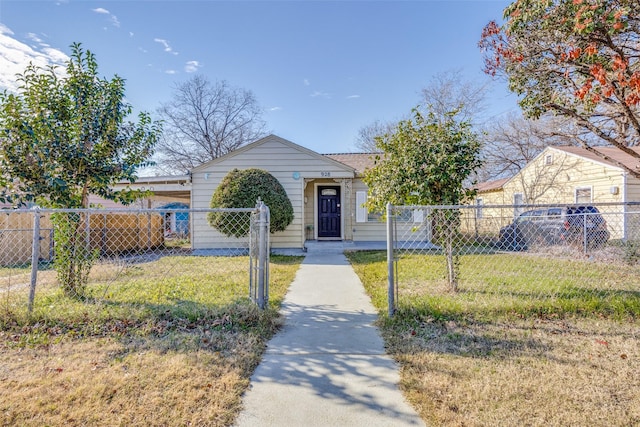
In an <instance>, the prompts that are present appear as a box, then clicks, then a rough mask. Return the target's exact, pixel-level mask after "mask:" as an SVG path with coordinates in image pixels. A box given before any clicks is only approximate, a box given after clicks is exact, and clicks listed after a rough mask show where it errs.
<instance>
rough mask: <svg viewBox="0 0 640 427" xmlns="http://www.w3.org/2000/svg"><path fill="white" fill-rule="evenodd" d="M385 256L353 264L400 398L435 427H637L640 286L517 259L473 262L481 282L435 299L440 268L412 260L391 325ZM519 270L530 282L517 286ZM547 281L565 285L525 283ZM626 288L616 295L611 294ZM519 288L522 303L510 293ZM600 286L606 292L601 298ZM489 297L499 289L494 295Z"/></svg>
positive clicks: (627, 273) (621, 274)
mask: <svg viewBox="0 0 640 427" xmlns="http://www.w3.org/2000/svg"><path fill="white" fill-rule="evenodd" d="M384 256H385V255H384V254H373V253H369V254H364V253H363V254H351V255H349V257H350V259H351V262H352V264H353V265H354V268H355V269H356V271H357V272H358V274H359V275H360V277H361V279H362V280H363V283H364V284H365V287H366V288H367V290H368V292H369V293H370V295H372V300H373V301H374V304H376V305H377V306H378V309H379V310H380V313H381V320H380V322H379V325H380V327H381V331H382V334H383V336H384V339H385V342H386V344H387V348H388V351H389V352H390V353H391V354H392V355H393V356H394V357H395V358H396V359H397V360H398V361H399V362H400V365H401V387H402V389H403V391H404V392H405V394H406V396H407V398H408V399H409V400H410V402H411V403H412V404H413V405H414V407H415V408H416V409H417V410H418V412H419V413H420V415H421V416H422V418H423V419H424V420H425V422H426V423H427V425H438V426H514V425H526V426H568V425H571V426H574V425H575V426H632V425H640V405H639V404H638V402H640V370H638V366H639V365H640V310H638V307H639V305H638V300H639V299H640V294H639V293H638V292H637V291H636V293H635V294H634V293H633V292H632V291H629V289H630V288H632V285H633V284H635V286H637V275H633V274H632V273H633V271H631V270H624V269H622V268H621V267H620V266H614V267H610V268H609V270H607V269H606V268H605V267H604V266H602V265H599V264H591V266H590V265H587V264H582V265H581V266H582V268H592V269H593V270H589V271H586V270H583V271H581V272H580V274H576V272H573V273H572V272H571V271H569V267H568V266H567V265H566V264H563V263H557V262H556V261H553V262H546V261H545V263H542V264H541V265H537V266H536V265H532V263H535V260H532V259H531V257H527V258H523V261H521V260H519V259H518V257H517V256H513V255H510V256H509V259H508V260H507V261H505V262H502V263H500V262H495V261H497V260H494V262H493V264H491V265H489V264H486V265H482V264H481V263H479V261H478V260H477V259H473V258H470V259H469V260H462V261H461V262H463V263H464V262H468V261H473V262H474V263H475V264H476V265H479V266H480V267H479V270H478V272H477V274H476V275H475V276H474V280H468V281H467V282H466V283H465V287H464V288H463V291H462V292H460V293H459V294H452V293H450V292H445V291H443V290H442V289H439V282H438V281H440V280H441V277H442V276H440V274H439V273H437V272H436V273H434V272H433V268H434V267H433V266H435V265H437V266H439V265H440V264H439V263H434V260H433V259H429V258H428V257H426V256H423V257H420V256H416V257H415V258H414V259H413V260H409V259H405V260H403V262H405V263H407V264H405V266H404V273H403V274H404V275H405V276H404V281H402V282H401V286H404V287H401V294H400V295H401V299H400V307H399V311H398V313H397V314H396V315H395V316H394V317H393V318H388V317H386V315H385V313H386V310H387V307H386V275H385V271H386V263H385V262H384ZM519 262H524V263H526V265H519V264H518V263H519ZM554 263H556V264H557V265H555V264H554ZM554 265H555V266H554ZM463 267H464V265H463ZM554 268H557V270H556V271H555V272H554V271H553V269H554ZM519 269H520V270H522V271H523V273H522V276H525V277H522V276H518V277H516V275H515V274H513V272H514V271H517V270H519ZM541 270H546V272H547V273H548V274H549V275H550V276H553V275H554V273H555V274H557V276H558V277H560V278H561V280H557V281H555V282H554V281H553V280H548V283H547V280H538V281H537V282H535V283H528V281H531V280H532V279H531V278H529V279H527V277H526V275H527V274H529V273H528V272H530V271H541ZM568 276H572V277H573V276H575V277H577V278H578V280H583V279H584V277H586V276H588V277H593V278H596V279H598V278H600V277H606V281H605V280H600V281H599V282H598V281H597V280H596V281H595V283H592V282H589V283H576V282H571V281H569V280H567V277H568ZM421 277H422V280H421ZM467 277H469V276H467ZM629 280H633V282H629ZM618 281H619V282H620V284H619V288H618V289H622V291H620V292H617V291H616V288H613V287H612V286H611V283H614V282H615V283H617V282H618ZM434 282H436V284H435V286H434ZM495 283H500V284H501V285H502V287H503V288H504V292H502V293H501V292H497V291H498V290H499V289H500V287H499V286H496V285H495ZM513 283H517V286H518V290H519V292H513V288H511V289H510V288H509V285H510V284H513ZM598 283H600V285H601V286H602V285H603V284H604V285H605V286H607V289H608V291H607V292H603V293H601V292H598ZM483 285H484V286H494V287H493V288H492V292H483V291H482V286H483ZM578 285H579V286H578ZM577 287H581V288H588V289H593V292H591V291H590V292H587V293H585V292H576V288H577ZM434 289H435V291H434ZM550 291H553V292H555V293H556V294H555V295H553V296H551V297H550V296H549V292H550Z"/></svg>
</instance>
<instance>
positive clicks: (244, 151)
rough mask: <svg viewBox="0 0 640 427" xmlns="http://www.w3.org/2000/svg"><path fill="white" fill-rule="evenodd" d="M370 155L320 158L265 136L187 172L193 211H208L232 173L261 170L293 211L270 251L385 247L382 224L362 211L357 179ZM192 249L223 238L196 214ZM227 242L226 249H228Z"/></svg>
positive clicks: (363, 189)
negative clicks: (352, 244)
mask: <svg viewBox="0 0 640 427" xmlns="http://www.w3.org/2000/svg"><path fill="white" fill-rule="evenodd" d="M370 157H371V156H370V155H369V154H355V153H347V154H326V155H322V154H319V153H316V152H315V151H312V150H309V149H307V148H305V147H302V146H300V145H297V144H294V143H293V142H291V141H288V140H286V139H283V138H280V137H278V136H275V135H269V136H266V137H264V138H262V139H260V140H258V141H255V142H253V143H251V144H248V145H246V146H243V147H241V148H239V149H237V150H235V151H233V152H231V153H229V154H227V155H225V156H222V157H220V158H217V159H214V160H212V161H210V162H208V163H205V164H203V165H201V166H199V167H197V168H195V169H193V170H192V171H191V203H190V205H191V208H192V209H201V208H208V207H209V203H210V201H211V196H212V195H213V192H214V191H215V189H216V188H217V186H218V185H219V184H220V182H221V181H222V179H223V178H224V176H225V175H227V173H229V172H230V171H231V170H233V169H234V168H237V169H249V168H259V169H264V170H266V171H268V172H269V173H271V174H272V175H273V176H274V177H276V178H277V179H278V180H279V181H280V183H281V184H282V186H283V187H284V189H285V190H286V192H287V195H288V196H289V199H290V200H291V203H292V205H293V211H294V219H293V222H292V223H291V224H290V225H289V227H288V228H287V229H286V230H285V231H282V232H278V233H275V234H273V235H272V236H271V246H272V247H273V248H303V247H304V245H305V241H306V240H345V241H384V240H385V239H386V228H385V224H384V223H383V222H381V221H380V220H379V218H378V216H376V215H370V214H369V213H368V212H367V210H366V209H365V208H364V207H363V206H362V204H363V203H364V202H365V201H366V198H367V186H366V185H365V184H364V183H363V182H362V180H361V179H360V177H361V174H362V172H363V171H364V169H365V168H366V167H368V166H370V165H372V163H373V160H371V158H370ZM191 224H192V240H191V242H192V246H193V248H194V249H207V248H215V247H219V246H220V244H221V242H222V236H220V235H219V233H218V232H217V231H216V230H214V229H213V228H212V227H210V226H209V224H208V223H207V221H206V214H204V213H202V214H200V213H197V212H196V213H194V214H193V219H192V222H191ZM228 243H229V242H228V239H225V244H228Z"/></svg>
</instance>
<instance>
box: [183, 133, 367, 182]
mask: <svg viewBox="0 0 640 427" xmlns="http://www.w3.org/2000/svg"><path fill="white" fill-rule="evenodd" d="M270 141H277V142H279V143H281V144H283V145H286V146H289V147H291V148H292V149H294V150H297V151H299V152H302V153H305V154H307V155H310V156H312V157H314V158H316V159H317V160H318V161H320V162H322V163H325V164H326V163H328V164H331V165H333V166H336V167H338V168H340V169H342V170H344V171H345V172H347V173H349V174H351V176H355V172H356V170H355V169H354V168H352V167H351V166H347V165H345V164H344V163H340V162H339V161H337V160H333V159H331V158H329V157H326V156H323V155H322V154H319V153H316V152H315V151H313V150H310V149H308V148H305V147H303V146H301V145H298V144H296V143H294V142H291V141H289V140H286V139H284V138H280V137H279V136H276V135H273V134H271V135H267V136H265V137H264V138H261V139H259V140H257V141H254V142H252V143H250V144H247V145H243V146H242V147H240V148H238V149H236V150H233V151H231V152H230V153H227V154H225V155H224V156H221V157H218V158H217V159H213V160H211V161H209V162H207V163H203V164H201V165H200V166H198V167H195V168H193V169H191V173H197V172H200V171H203V170H207V169H209V168H210V167H211V166H214V165H216V164H218V163H222V162H224V161H226V160H227V159H230V158H232V157H235V156H237V155H239V154H242V153H244V152H247V151H249V150H251V149H253V148H255V147H258V146H260V145H262V144H265V143H267V142H270Z"/></svg>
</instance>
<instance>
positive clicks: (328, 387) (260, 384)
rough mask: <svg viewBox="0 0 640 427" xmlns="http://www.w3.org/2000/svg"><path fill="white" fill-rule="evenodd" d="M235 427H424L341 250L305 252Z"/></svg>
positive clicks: (361, 290) (372, 309)
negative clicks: (281, 323) (400, 385)
mask: <svg viewBox="0 0 640 427" xmlns="http://www.w3.org/2000/svg"><path fill="white" fill-rule="evenodd" d="M282 313H283V314H284V316H285V326H284V328H283V329H282V330H281V331H280V332H279V333H278V334H277V335H276V336H275V337H274V338H273V339H272V340H271V341H270V342H269V345H268V348H267V351H266V353H265V355H264V358H263V360H262V362H261V363H260V365H259V366H258V368H257V369H256V371H255V372H254V374H253V376H252V377H251V387H250V389H249V390H248V391H247V393H246V394H245V396H244V400H243V403H244V410H243V412H242V413H241V414H240V416H239V418H238V420H237V423H236V425H237V426H238V427H253V426H260V427H264V426H283V427H286V426H305V427H312V426H323V427H325V426H366V427H376V426H385V427H386V426H423V425H424V423H423V421H422V420H421V419H420V418H419V417H418V416H417V414H416V412H415V411H414V410H413V409H412V408H411V407H410V406H409V405H408V403H407V402H406V401H405V400H404V398H403V396H402V394H401V393H400V391H399V390H398V386H397V384H398V381H399V376H398V367H397V366H396V364H395V362H394V361H393V360H392V359H391V358H389V357H388V356H387V355H386V354H385V352H384V346H383V342H382V339H381V338H380V335H379V333H378V330H377V329H376V328H375V327H374V326H373V325H372V323H373V322H374V321H375V320H376V317H377V314H376V311H375V310H374V308H373V306H372V305H371V302H370V300H369V297H368V296H367V295H366V294H365V292H364V288H363V287H362V283H361V282H360V280H359V278H358V276H357V275H356V274H355V272H354V271H353V269H352V268H351V266H350V265H349V263H348V262H347V259H346V258H345V256H344V255H343V254H342V253H341V251H336V250H335V249H334V250H329V251H326V250H319V249H314V250H310V251H309V253H308V254H307V256H306V258H305V260H304V262H303V263H302V265H301V267H300V270H299V271H298V273H297V275H296V278H295V280H294V282H293V283H292V285H291V287H290V289H289V292H288V293H287V295H286V297H285V301H284V304H283V307H282Z"/></svg>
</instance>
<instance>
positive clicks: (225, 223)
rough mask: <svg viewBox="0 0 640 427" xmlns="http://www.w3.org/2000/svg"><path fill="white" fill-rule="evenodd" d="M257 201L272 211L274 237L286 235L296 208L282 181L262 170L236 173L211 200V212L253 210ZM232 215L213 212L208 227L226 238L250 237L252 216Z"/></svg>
mask: <svg viewBox="0 0 640 427" xmlns="http://www.w3.org/2000/svg"><path fill="white" fill-rule="evenodd" d="M258 199H260V200H262V201H263V202H264V204H265V205H267V206H268V207H269V211H270V213H271V223H270V228H269V230H270V231H271V233H275V232H276V231H283V230H284V229H285V228H287V226H288V225H289V224H291V221H293V206H292V205H291V200H289V196H287V192H286V191H285V190H284V187H282V184H280V181H278V179H277V178H276V177H274V176H273V175H271V174H270V173H269V172H267V171H266V170H263V169H257V168H252V169H244V170H239V169H233V170H232V171H231V172H229V173H228V174H227V175H226V176H225V177H224V178H223V179H222V182H220V185H218V188H216V191H215V192H214V193H213V196H212V197H211V203H210V206H211V207H212V208H253V207H255V206H256V202H257V201H258ZM238 215H239V214H233V215H229V214H227V213H222V212H210V213H209V214H208V216H207V219H208V221H209V225H211V226H212V227H213V228H215V229H216V230H218V231H220V232H221V233H223V234H225V235H226V236H235V237H241V236H246V235H247V234H248V233H249V219H248V215H249V214H242V218H239V217H238Z"/></svg>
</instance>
